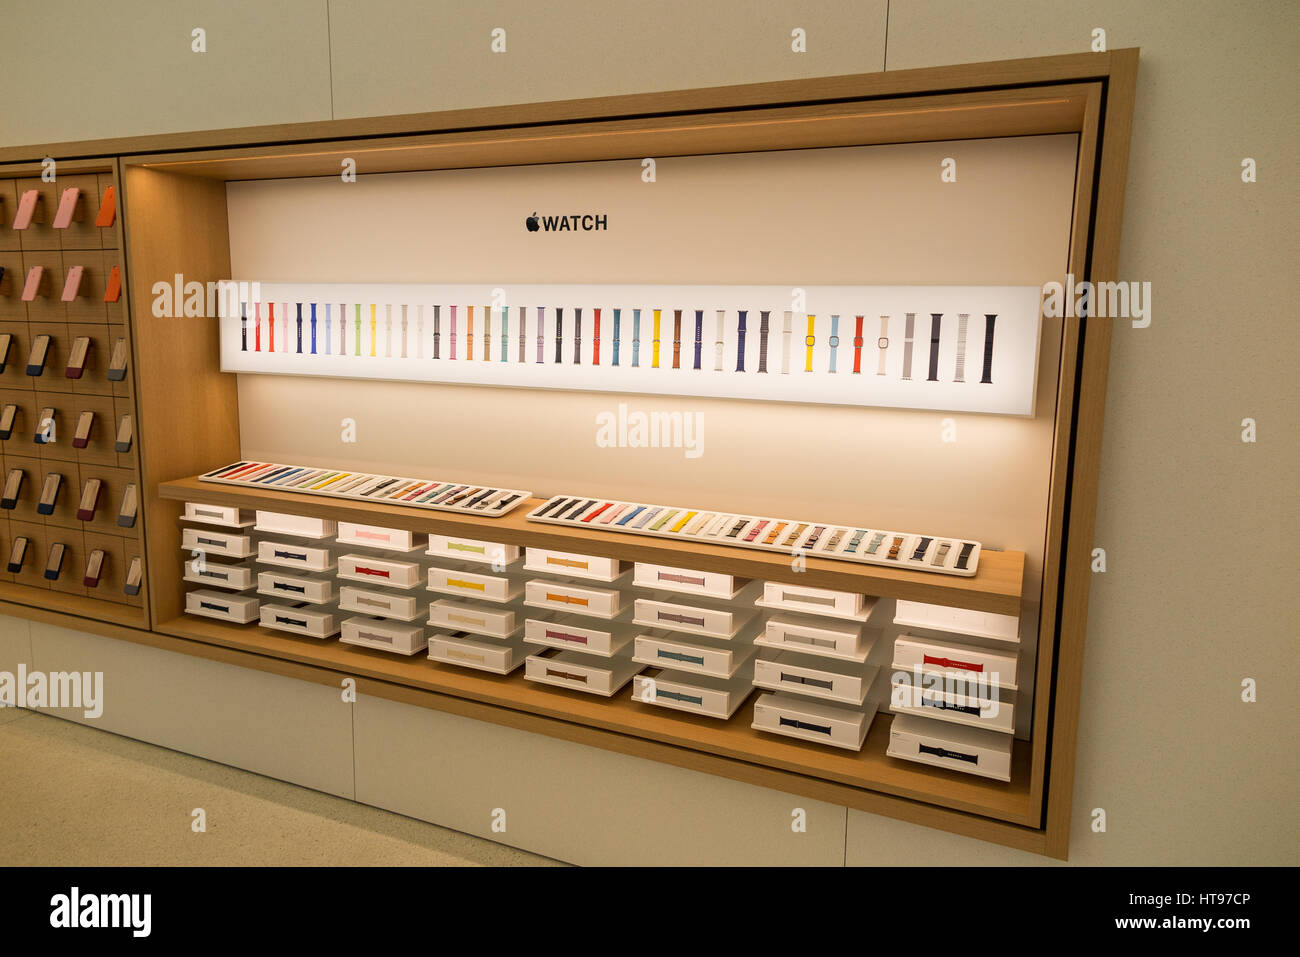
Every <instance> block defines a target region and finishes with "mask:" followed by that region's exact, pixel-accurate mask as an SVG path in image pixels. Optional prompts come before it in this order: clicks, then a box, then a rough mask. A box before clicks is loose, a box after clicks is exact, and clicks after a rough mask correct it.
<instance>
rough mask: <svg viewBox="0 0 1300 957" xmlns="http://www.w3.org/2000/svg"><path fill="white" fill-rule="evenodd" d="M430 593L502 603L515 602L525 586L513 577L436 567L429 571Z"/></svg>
mask: <svg viewBox="0 0 1300 957" xmlns="http://www.w3.org/2000/svg"><path fill="white" fill-rule="evenodd" d="M429 591H434V592H437V593H438V594H440V595H460V596H462V597H465V598H477V599H479V600H481V601H497V602H501V601H514V600H515V599H516V598H518V597H519V596H520V595H522V594H523V593H524V586H523V584H522V583H521V582H520V580H519V579H518V578H517V577H515V576H513V575H483V574H479V573H478V572H467V571H464V570H462V569H459V568H446V567H443V566H441V565H434V566H433V567H432V568H430V569H429Z"/></svg>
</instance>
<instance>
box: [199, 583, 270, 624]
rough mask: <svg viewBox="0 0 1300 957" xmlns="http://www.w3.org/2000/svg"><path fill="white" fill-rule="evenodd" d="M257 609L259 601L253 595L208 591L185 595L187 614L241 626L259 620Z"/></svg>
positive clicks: (201, 590)
mask: <svg viewBox="0 0 1300 957" xmlns="http://www.w3.org/2000/svg"><path fill="white" fill-rule="evenodd" d="M257 607H258V600H257V598H255V597H254V596H252V595H234V594H231V593H230V592H220V591H208V590H207V589H200V590H199V591H192V592H187V593H186V595H185V611H186V613H187V614H190V615H202V616H203V617H205V618H216V619H219V620H220V621H234V622H238V623H239V624H241V625H246V624H248V623H249V622H250V621H256V620H257Z"/></svg>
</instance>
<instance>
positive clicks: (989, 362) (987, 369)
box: [961, 313, 998, 568]
mask: <svg viewBox="0 0 1300 957" xmlns="http://www.w3.org/2000/svg"><path fill="white" fill-rule="evenodd" d="M997 321H998V317H997V316H996V315H990V314H987V313H986V314H985V316H984V374H983V375H981V376H980V382H982V383H984V384H992V382H993V327H994V325H995V324H996V323H997ZM961 567H963V568H964V567H965V566H964V565H963V566H961Z"/></svg>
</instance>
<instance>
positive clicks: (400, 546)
mask: <svg viewBox="0 0 1300 957" xmlns="http://www.w3.org/2000/svg"><path fill="white" fill-rule="evenodd" d="M336 541H338V542H339V543H340V544H343V545H364V546H365V547H366V548H382V549H385V550H387V551H390V552H409V551H414V550H415V549H417V548H423V547H424V545H425V541H426V538H425V536H424V535H421V534H419V533H417V532H408V531H406V530H405V529H402V528H385V527H384V526H382V525H358V524H357V523H356V522H339V528H338V536H337V538H336Z"/></svg>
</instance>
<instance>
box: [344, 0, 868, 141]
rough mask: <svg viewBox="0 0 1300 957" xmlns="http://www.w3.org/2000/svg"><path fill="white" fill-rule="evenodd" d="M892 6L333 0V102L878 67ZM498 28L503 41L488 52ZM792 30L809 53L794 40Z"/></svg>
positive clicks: (781, 0)
mask: <svg viewBox="0 0 1300 957" xmlns="http://www.w3.org/2000/svg"><path fill="white" fill-rule="evenodd" d="M885 7H886V3H885V0H854V2H852V3H844V4H839V5H835V4H823V3H803V4H800V3H796V4H791V3H789V2H786V0H713V2H710V3H693V2H689V0H661V2H656V3H607V4H592V3H565V4H554V3H550V4H541V3H525V2H517V0H516V2H504V3H502V2H496V3H472V2H457V3H439V4H428V3H421V2H419V0H333V2H331V3H330V35H331V37H332V41H331V43H332V48H333V64H334V111H335V115H336V116H338V117H340V118H343V117H350V116H384V115H388V114H393V113H416V112H423V111H426V110H445V109H457V108H460V107H472V106H491V105H497V104H503V103H538V102H543V101H547V100H565V99H573V98H581V97H590V96H609V95H614V94H619V93H645V92H649V91H653V90H681V89H690V88H692V87H701V86H722V85H728V84H733V83H754V82H762V81H767V80H786V79H793V78H796V77H804V76H834V75H837V74H842V73H870V72H872V71H875V70H879V69H880V68H881V64H882V62H883V58H884V26H885ZM396 24H400V28H399V29H395V25H396ZM497 27H501V28H503V29H505V31H506V52H505V53H493V52H492V50H491V43H492V31H493V30H494V29H495V28H497ZM795 28H801V29H803V30H804V31H805V34H806V37H807V52H805V53H795V52H793V51H792V49H791V46H792V43H793V40H792V37H791V32H792V31H793V30H794V29H795Z"/></svg>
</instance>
